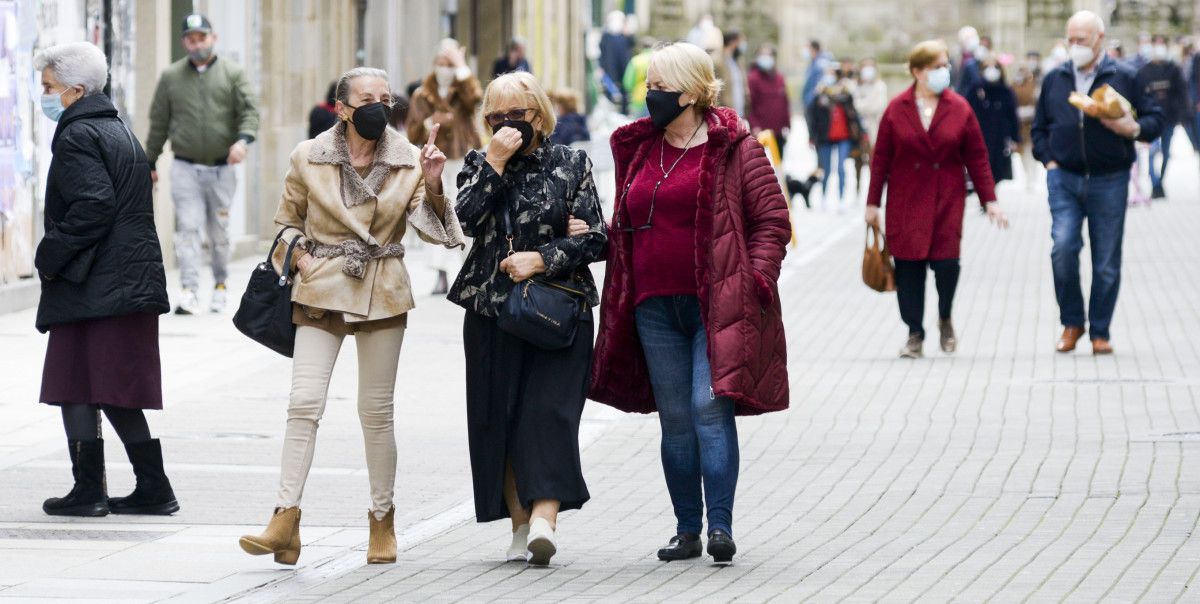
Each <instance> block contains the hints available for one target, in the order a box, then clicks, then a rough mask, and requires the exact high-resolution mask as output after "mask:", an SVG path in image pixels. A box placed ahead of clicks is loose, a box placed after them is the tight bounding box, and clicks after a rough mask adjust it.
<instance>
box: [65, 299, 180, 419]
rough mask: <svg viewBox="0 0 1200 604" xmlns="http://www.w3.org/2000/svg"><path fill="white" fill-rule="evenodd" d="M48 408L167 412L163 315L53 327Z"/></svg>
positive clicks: (120, 318)
mask: <svg viewBox="0 0 1200 604" xmlns="http://www.w3.org/2000/svg"><path fill="white" fill-rule="evenodd" d="M41 400H42V402H43V403H46V404H49V405H67V404H82V405H111V406H113V407H124V408H126V409H162V367H161V366H160V364H159V359H158V315H156V314H136V315H125V316H121V317H104V318H100V319H88V320H86V321H79V322H76V323H65V324H62V325H54V326H52V327H50V341H49V342H48V343H47V345H46V365H45V367H44V368H43V370H42V396H41Z"/></svg>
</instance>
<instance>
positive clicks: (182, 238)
mask: <svg viewBox="0 0 1200 604" xmlns="http://www.w3.org/2000/svg"><path fill="white" fill-rule="evenodd" d="M236 190H237V175H236V173H235V172H234V167H233V166H202V165H199V164H190V163H187V162H185V161H180V160H175V161H174V162H173V163H172V164H171V199H172V200H173V201H174V203H175V261H176V262H178V263H179V280H180V282H181V284H182V285H183V289H186V290H192V291H195V290H196V289H198V288H199V287H200V264H201V263H202V262H203V260H202V258H201V256H202V242H203V238H204V237H205V236H207V237H208V245H209V253H210V255H211V260H212V270H213V280H214V281H215V282H216V283H218V284H221V283H225V280H226V278H227V277H228V276H229V269H228V264H229V206H231V205H232V204H233V193H234V191H236Z"/></svg>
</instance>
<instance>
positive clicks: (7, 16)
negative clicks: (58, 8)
mask: <svg viewBox="0 0 1200 604" xmlns="http://www.w3.org/2000/svg"><path fill="white" fill-rule="evenodd" d="M18 8H19V7H18V5H17V0H0V285H3V284H6V283H11V282H13V281H16V280H18V279H22V278H27V277H30V276H32V275H33V241H34V216H35V214H36V212H35V211H34V209H35V208H34V196H33V191H32V182H33V166H32V164H31V163H30V157H31V156H32V154H33V153H32V152H33V145H32V140H33V139H32V136H31V134H30V132H29V131H28V124H31V123H32V118H33V117H34V116H33V115H31V114H32V111H31V108H32V107H33V103H32V100H31V96H30V90H29V88H28V87H27V86H25V83H26V82H27V80H28V78H27V77H26V74H28V73H29V72H30V71H32V60H31V50H32V40H31V39H30V38H29V37H28V36H25V37H23V36H22V35H21V31H22V27H21V23H20V20H19V19H20V17H21V15H20V14H19V13H18Z"/></svg>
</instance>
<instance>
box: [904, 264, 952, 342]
mask: <svg viewBox="0 0 1200 604" xmlns="http://www.w3.org/2000/svg"><path fill="white" fill-rule="evenodd" d="M926 269H933V278H934V283H935V284H936V286H937V292H938V318H939V319H942V320H945V319H949V318H950V309H951V307H952V306H953V305H954V290H955V289H957V288H958V274H959V272H960V267H959V264H958V258H950V259H947V260H900V259H899V258H897V259H896V301H897V302H899V304H900V318H901V319H903V320H904V324H905V325H908V333H909V334H912V335H920V336H921V337H922V338H924V337H925V328H924V326H922V325H921V322H922V319H923V318H924V316H925V270H926Z"/></svg>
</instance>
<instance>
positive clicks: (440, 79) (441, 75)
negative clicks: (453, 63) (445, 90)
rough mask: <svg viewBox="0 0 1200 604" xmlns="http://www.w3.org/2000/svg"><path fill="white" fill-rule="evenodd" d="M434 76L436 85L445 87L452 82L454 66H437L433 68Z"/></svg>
mask: <svg viewBox="0 0 1200 604" xmlns="http://www.w3.org/2000/svg"><path fill="white" fill-rule="evenodd" d="M433 73H434V77H436V78H437V83H438V86H442V87H446V86H449V85H451V84H453V83H454V68H453V67H444V66H441V65H439V66H437V67H435V68H434V69H433Z"/></svg>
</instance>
